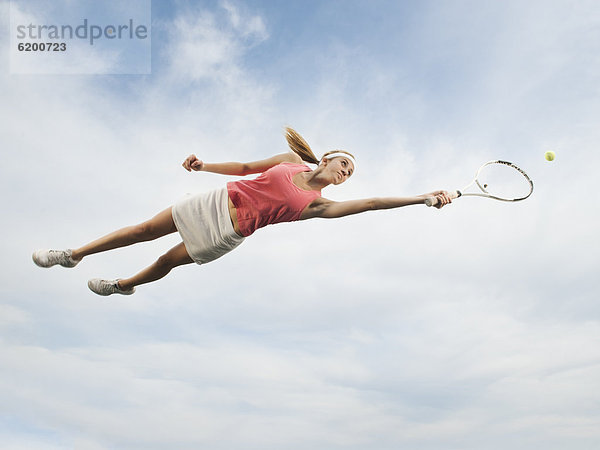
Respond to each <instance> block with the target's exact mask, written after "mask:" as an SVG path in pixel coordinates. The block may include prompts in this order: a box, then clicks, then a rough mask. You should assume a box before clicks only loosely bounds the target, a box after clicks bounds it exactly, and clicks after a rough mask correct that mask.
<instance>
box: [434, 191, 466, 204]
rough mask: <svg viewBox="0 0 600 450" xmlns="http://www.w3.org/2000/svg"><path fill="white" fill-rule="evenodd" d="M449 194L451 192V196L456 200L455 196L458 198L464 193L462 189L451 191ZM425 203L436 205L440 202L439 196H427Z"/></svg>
mask: <svg viewBox="0 0 600 450" xmlns="http://www.w3.org/2000/svg"><path fill="white" fill-rule="evenodd" d="M449 194H450V198H451V199H452V200H454V199H455V198H458V197H460V196H461V195H462V193H461V192H460V191H450V192H449ZM425 204H426V205H427V206H435V205H437V204H438V198H437V197H427V198H426V199H425Z"/></svg>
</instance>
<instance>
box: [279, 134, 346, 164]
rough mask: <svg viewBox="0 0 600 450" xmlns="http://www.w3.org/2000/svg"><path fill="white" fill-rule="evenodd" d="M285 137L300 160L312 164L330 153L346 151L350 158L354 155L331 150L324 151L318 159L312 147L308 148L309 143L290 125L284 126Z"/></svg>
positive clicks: (317, 162)
mask: <svg viewBox="0 0 600 450" xmlns="http://www.w3.org/2000/svg"><path fill="white" fill-rule="evenodd" d="M285 138H286V139H287V142H288V145H289V146H290V148H291V149H292V151H293V152H294V153H295V154H297V155H298V156H299V157H300V158H302V161H306V162H309V163H312V164H317V165H319V163H320V162H321V161H322V160H323V159H324V158H327V155H331V154H333V153H340V152H341V153H346V154H347V155H350V156H352V158H354V155H353V154H352V153H350V152H347V151H344V150H331V151H329V152H326V153H324V154H323V156H322V157H321V159H318V158H317V157H316V156H315V154H314V153H313V151H312V149H311V148H310V145H308V142H306V141H305V140H304V138H303V137H302V136H300V134H298V132H297V131H296V130H294V129H293V128H290V127H286V128H285Z"/></svg>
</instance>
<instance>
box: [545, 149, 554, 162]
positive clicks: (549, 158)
mask: <svg viewBox="0 0 600 450" xmlns="http://www.w3.org/2000/svg"><path fill="white" fill-rule="evenodd" d="M555 157H556V153H554V152H553V151H548V152H546V153H545V154H544V158H546V161H554V158H555Z"/></svg>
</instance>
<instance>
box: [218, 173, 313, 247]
mask: <svg viewBox="0 0 600 450" xmlns="http://www.w3.org/2000/svg"><path fill="white" fill-rule="evenodd" d="M310 170H311V169H310V167H308V166H305V165H304V164H293V163H281V164H278V165H276V166H273V167H271V168H270V169H269V170H267V171H266V172H264V173H262V174H260V175H259V176H258V177H256V178H255V179H253V180H239V181H230V182H229V183H227V192H228V193H229V198H230V199H231V201H232V202H233V206H235V208H236V212H237V220H238V224H239V226H240V231H241V232H242V234H243V235H244V236H250V235H251V234H252V233H254V232H255V231H256V230H257V229H259V228H262V227H264V226H267V225H270V224H272V223H280V222H292V221H294V220H298V219H299V218H300V214H301V213H302V211H303V210H304V208H306V207H307V206H308V205H309V204H310V203H311V202H312V201H313V200H315V199H316V198H318V197H320V196H321V191H306V190H304V189H301V188H299V187H298V186H296V185H295V184H294V182H293V181H292V177H293V176H294V175H295V174H297V173H299V172H309V171H310Z"/></svg>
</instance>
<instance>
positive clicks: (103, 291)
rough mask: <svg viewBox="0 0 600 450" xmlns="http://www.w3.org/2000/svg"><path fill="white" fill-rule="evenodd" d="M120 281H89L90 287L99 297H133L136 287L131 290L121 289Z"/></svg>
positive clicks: (98, 279)
mask: <svg viewBox="0 0 600 450" xmlns="http://www.w3.org/2000/svg"><path fill="white" fill-rule="evenodd" d="M118 283H119V279H118V278H117V279H116V280H103V279H102V278H92V279H91V280H90V281H88V287H89V288H90V290H92V292H95V293H96V294H98V295H111V294H123V295H131V294H133V293H134V292H135V287H132V288H131V289H127V290H124V289H121V288H120V287H119V284H118Z"/></svg>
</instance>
